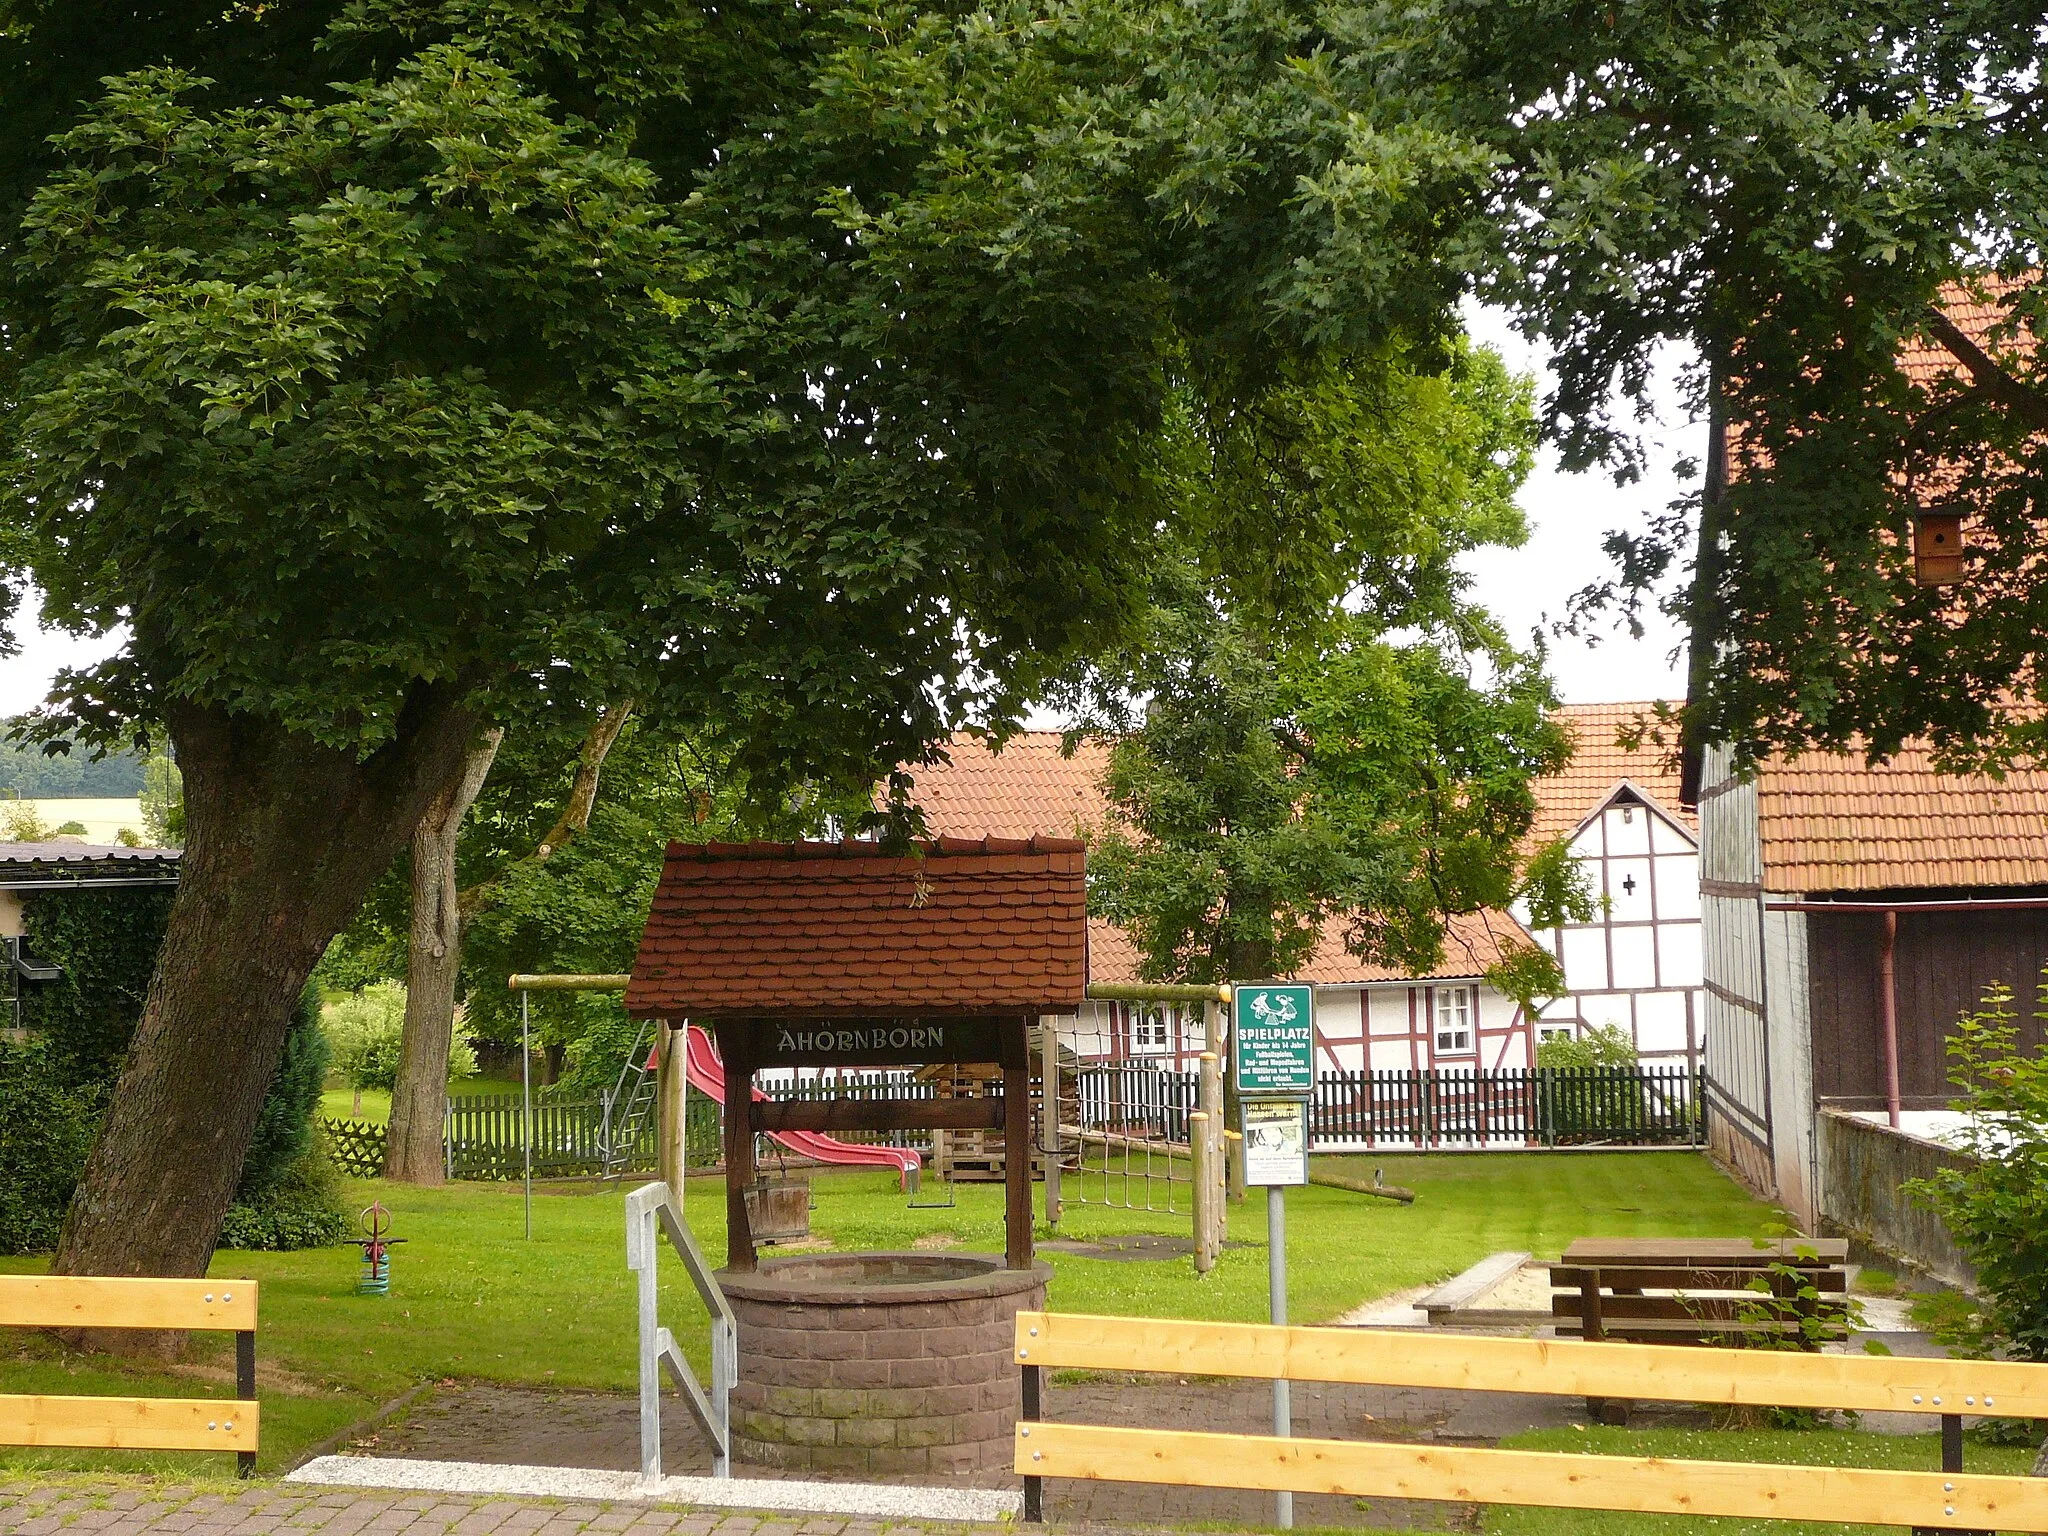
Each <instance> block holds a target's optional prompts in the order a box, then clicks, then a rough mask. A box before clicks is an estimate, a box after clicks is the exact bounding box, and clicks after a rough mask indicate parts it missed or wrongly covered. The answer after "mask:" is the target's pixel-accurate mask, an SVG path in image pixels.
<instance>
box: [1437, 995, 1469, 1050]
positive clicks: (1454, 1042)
mask: <svg viewBox="0 0 2048 1536" xmlns="http://www.w3.org/2000/svg"><path fill="white" fill-rule="evenodd" d="M1436 1051H1437V1054H1438V1055H1439V1056H1469V1055H1471V1054H1472V989H1471V988H1470V987H1438V988H1437V989H1436Z"/></svg>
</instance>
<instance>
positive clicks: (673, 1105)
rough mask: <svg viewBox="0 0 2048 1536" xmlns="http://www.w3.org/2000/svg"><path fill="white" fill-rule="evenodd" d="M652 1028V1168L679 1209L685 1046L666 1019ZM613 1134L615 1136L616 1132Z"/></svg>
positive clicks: (681, 1171)
mask: <svg viewBox="0 0 2048 1536" xmlns="http://www.w3.org/2000/svg"><path fill="white" fill-rule="evenodd" d="M654 1028H655V1031H656V1033H655V1041H656V1043H657V1045H658V1047H659V1049H660V1051H661V1055H660V1057H659V1059H658V1064H657V1065H656V1067H655V1071H654V1093H655V1103H656V1105H657V1107H658V1110H659V1121H658V1124H657V1128H656V1135H655V1152H656V1158H657V1161H656V1167H657V1168H658V1169H659V1170H660V1174H661V1181H662V1182H663V1183H664V1184H666V1185H668V1188H669V1193H670V1194H671V1195H673V1196H674V1197H675V1200H676V1204H677V1206H678V1208H680V1207H681V1204H682V1199H683V1170H684V1168H685V1166H686V1161H685V1158H684V1156H683V1138H684V1103H683V1095H684V1093H685V1092H686V1091H687V1088H688V1084H689V1081H690V1076H689V1074H688V1073H687V1072H685V1071H684V1070H683V1063H682V1059H681V1058H682V1052H683V1048H684V1044H685V1042H684V1038H683V1031H682V1030H680V1029H671V1028H669V1026H668V1021H667V1020H666V1019H657V1020H655V1024H654ZM621 1118H623V1117H621ZM614 1131H615V1133H616V1128H614Z"/></svg>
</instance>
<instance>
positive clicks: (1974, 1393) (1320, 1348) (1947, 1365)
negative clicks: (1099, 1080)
mask: <svg viewBox="0 0 2048 1536" xmlns="http://www.w3.org/2000/svg"><path fill="white" fill-rule="evenodd" d="M1033 1328H1036V1329H1037V1330H1038V1333H1037V1334H1036V1335H1033V1334H1031V1333H1030V1332H1029V1330H1030V1329H1033ZM1017 1346H1018V1349H1019V1351H1020V1352H1019V1354H1018V1356H1017V1359H1018V1362H1019V1363H1020V1364H1023V1363H1027V1361H1026V1357H1025V1355H1024V1354H1023V1353H1022V1351H1023V1350H1025V1349H1028V1350H1029V1351H1030V1354H1029V1359H1028V1363H1029V1364H1031V1365H1044V1366H1052V1367H1056V1368H1059V1369H1069V1370H1103V1371H1158V1372H1162V1373H1167V1374H1172V1375H1177V1376H1250V1377H1264V1378H1268V1379H1271V1378H1275V1377H1281V1376H1284V1377H1286V1378H1287V1379H1289V1380H1290V1381H1336V1382H1352V1383H1360V1384H1365V1385H1377V1386H1389V1387H1444V1388H1457V1389H1460V1390H1465V1391H1476V1392H1545V1393H1551V1394H1554V1395H1556V1396H1559V1397H1635V1398H1644V1399H1654V1400H1657V1401H1663V1402H1680V1403H1742V1404H1749V1405H1753V1406H1757V1407H1774V1408H1854V1409H1856V1410H1857V1411H1859V1412H1862V1413H1876V1412H1884V1413H1926V1414H1940V1413H1953V1412H1958V1411H1960V1412H1962V1413H1968V1414H1976V1413H1989V1414H1995V1415H2000V1416H2003V1415H2011V1416H2012V1417H2014V1418H2023V1419H2039V1418H2048V1365H2032V1364H2026V1363H2023V1362H2020V1361H2011V1360H1921V1359H1914V1358H1911V1357H1908V1356H1880V1355H1821V1354H1804V1353H1797V1352H1791V1351H1783V1352H1781V1351H1777V1350H1750V1349H1698V1348H1692V1347H1689V1346H1685V1345H1678V1344H1596V1343H1588V1342H1579V1341H1563V1340H1556V1339H1486V1338H1474V1337H1472V1336H1470V1335H1432V1334H1429V1333H1425V1332H1423V1331H1422V1330H1420V1329H1406V1328H1402V1329H1387V1330H1379V1329H1369V1328H1275V1327H1271V1326H1269V1325H1267V1324H1264V1323H1198V1322H1185V1321H1181V1320H1178V1319H1171V1318H1129V1317H1090V1316H1087V1315H1085V1314H1079V1313H1066V1312H1019V1313H1018V1314H1017ZM1916 1398H1917V1399H1918V1401H1915V1399H1916ZM2042 1486H2043V1487H2044V1488H2048V1479H2043V1480H2042ZM1844 1518H1846V1517H1844Z"/></svg>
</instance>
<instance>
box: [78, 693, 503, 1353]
mask: <svg viewBox="0 0 2048 1536" xmlns="http://www.w3.org/2000/svg"><path fill="white" fill-rule="evenodd" d="M167 715H168V722H167V723H168V725H169V728H170V735H171V740H172V742H173V744H174V745H175V746H176V748H177V751H178V761H179V766H180V768H181V769H182V771H183V773H184V778H185V818H186V822H185V825H186V840H185V853H184V857H183V859H182V861H181V864H180V874H179V882H178V894H177V899H176V900H175V901H174V902H173V904H172V907H171V916H170V923H169V926H168V928H167V930H166V932H165V935H164V947H163V950H162V952H161V953H160V955H159V956H158V959H157V967H156V972H155V974H154V975H153V976H152V977H151V979H150V985H149V993H148V996H147V998H146V1000H145V1001H144V1003H143V1009H142V1018H141V1021H140V1022H139V1023H138V1025H137V1026H136V1030H135V1038H134V1043H133V1045H132V1046H131V1047H130V1049H129V1052H128V1058H127V1060H126V1062H125V1063H124V1064H123V1066H122V1069H121V1076H120V1080H119V1082H118V1083H117V1084H116V1085H115V1089H114V1097H113V1102H112V1103H111V1105H110V1106H109V1108H108V1110H107V1116H106V1120H105V1122H104V1123H103V1124H102V1126H101V1128H100V1134H99V1138H98V1140H97V1141H96V1142H95V1144H94V1146H93V1150H92V1155H91V1157H90V1158H89V1159H88V1160H87V1163H86V1168H85V1175H84V1177H83V1179H82V1180H81V1181H80V1183H79V1186H78V1192H77V1194H76V1195H75V1196H74V1197H73V1199H72V1202H71V1209H70V1212H69V1213H68V1215H67V1216H66V1218H65V1223H64V1232H63V1236H62V1238H61V1239H60V1241H59V1243H58V1245H57V1254H56V1259H55V1262H54V1263H53V1264H52V1266H51V1268H52V1269H53V1271H54V1272H55V1273H57V1274H69V1275H165V1276H186V1277H198V1276H201V1275H203V1274H205V1272H206V1266H207V1263H208V1261H209V1260H210V1259H211V1257H212V1255H213V1247H214V1243H215V1241H216V1240H217V1238H218V1237H219V1234H220V1223H221V1218H222V1216H223V1215H224V1214H225V1213H226V1211H227V1208H228V1203H229V1201H230V1200H231V1199H232V1198H233V1196H234V1192H235V1185H236V1183H237V1182H238V1181H239V1180H240V1178H241V1172H242V1158H243V1155H244V1154H245V1153H246V1151H247V1150H248V1145H249V1138H250V1136H251V1134H252V1133H253V1132H254V1130H255V1127H256V1117H257V1113H258V1111H259V1110H260V1109H261V1107H262V1104H263V1097H264V1093H265V1091H266V1090H267V1089H268V1087H269V1085H270V1078H271V1074H272V1073H273V1072H274V1071H275V1070H276V1066H277V1058H278V1053H279V1051H280V1050H281V1049H282V1047H283V1044H284V1036H285V1030H286V1027H287V1025H288V1023H289V1021H290V1018H291V1014H292V1007H293V1004H294V1003H295V1002H296V1001H297V999H298V996H299V993H300V991H301V990H302V989H303V988H304V986H305V984H306V979H307V977H308V976H310V975H311V974H312V970H313V967H314V965H315V964H316V963H318V961H319V959H320V956H321V954H322V952H323V951H324V950H325V949H326V947H327V944H328V941H329V940H331V939H332V938H333V937H334V935H335V934H337V933H339V932H340V931H341V929H342V928H343V926H344V925H346V924H347V922H348V920H349V918H350V916H351V915H352V914H353V913H354V912H355V910H356V908H357V907H359V906H360V905H361V904H362V901H363V897H364V896H365V894H367V892H368V890H369V888H370V885H371V883H372V882H373V881H374V880H375V879H376V878H377V876H378V875H379V874H381V873H382V872H383V871H384V870H385V869H386V868H388V867H389V865H390V863H391V860H392V859H393V857H395V856H396V854H397V852H398V850H399V848H400V847H402V846H403V845H404V843H405V839H406V837H407V835H408V834H409V833H410V831H411V830H412V828H413V826H414V825H415V824H416V823H417V822H418V821H419V818H420V813H421V811H422V810H423V809H424V808H425V807H426V805H427V803H428V801H429V800H430V799H431V798H432V797H433V795H434V794H435V792H436V791H437V790H439V789H441V788H442V787H443V786H444V785H445V784H447V783H448V782H449V781H450V780H451V779H453V778H454V777H455V776H456V775H457V774H459V773H460V772H461V770H462V763H463V753H464V749H465V748H466V747H467V745H468V743H469V742H470V741H472V740H473V739H474V738H475V736H476V730H477V722H476V719H475V717H474V716H473V715H472V714H471V713H470V712H469V711H468V710H466V709H464V708H462V707H461V706H460V705H459V704H458V703H457V702H456V696H455V694H454V692H453V690H451V689H448V688H445V687H438V686H434V687H430V686H426V685H420V686H418V687H416V688H415V689H414V690H413V693H412V695H411V697H410V698H409V699H408V701H407V703H406V705H405V707H404V708H403V709H402V710H401V711H400V713H399V716H398V720H397V723H396V727H395V733H394V739H393V740H392V741H391V742H389V743H388V744H386V745H385V746H384V747H382V748H380V749H379V750H378V751H376V752H375V753H373V754H372V755H371V756H369V757H368V758H366V759H362V760H358V759H357V758H356V757H355V756H354V755H353V754H351V753H347V752H340V751H336V750H334V749H332V748H330V747H326V746H323V745H321V744H320V743H318V742H315V741H313V740H311V739H310V738H308V737H306V736H303V735H300V734H297V733H294V732H292V731H290V730H287V729H286V728H284V727H283V726H282V725H280V724H278V723H277V722H275V721H272V720H268V719H265V718H262V717H257V716H249V715H231V714H229V713H227V712H226V711H225V710H221V709H217V708H211V707H199V706H193V705H187V704H174V705H172V706H171V707H170V709H169V710H168V711H167ZM92 1342H93V1343H95V1344H98V1343H101V1342H103V1341H102V1340H100V1339H94V1340H92ZM104 1342H106V1343H108V1344H111V1345H114V1346H115V1347H120V1346H121V1344H122V1343H123V1342H125V1343H126V1344H127V1346H128V1347H131V1348H133V1347H136V1346H137V1345H140V1347H142V1348H144V1349H148V1348H151V1347H152V1342H150V1341H142V1340H139V1339H137V1338H136V1337H135V1336H133V1335H125V1334H110V1335H108V1336H107V1338H106V1340H105V1341H104ZM153 1344H154V1347H155V1348H158V1349H161V1348H163V1347H164V1342H163V1341H162V1340H156V1341H153Z"/></svg>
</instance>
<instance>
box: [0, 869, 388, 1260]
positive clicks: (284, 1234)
mask: <svg viewBox="0 0 2048 1536" xmlns="http://www.w3.org/2000/svg"><path fill="white" fill-rule="evenodd" d="M23 894H24V898H25V899H24V900H23V902H22V913H21V923H22V938H23V940H24V942H25V943H26V945H27V948H28V951H29V953H30V954H32V955H34V956H35V957H36V958H37V959H38V960H46V961H54V962H55V963H56V964H58V965H60V966H62V967H63V968H64V974H63V977H62V979H60V980H57V981H51V982H39V983H34V984H31V985H28V986H25V987H24V988H23V989H22V1009H21V1018H22V1023H23V1024H24V1025H26V1026H28V1029H29V1038H28V1040H27V1041H26V1043H24V1044H20V1045H12V1044H8V1043H6V1042H0V1253H31V1252H37V1251H40V1250H43V1249H46V1248H48V1247H50V1246H51V1245H52V1244H53V1243H55V1242H56V1239H57V1232H58V1229H59V1227H60V1226H61V1225H62V1222H63V1218H64V1210H65V1207H66V1206H67V1205H68V1204H69V1203H70V1200H71V1192H72V1190H73V1188H74V1187H76V1185H77V1183H78V1178H79V1175H80V1173H81V1172H82V1171H83V1170H84V1167H85V1159H86V1155H87V1153H88V1152H89V1151H90V1150H91V1147H92V1140H93V1137H94V1135H95V1134H97V1132H98V1129H99V1121H100V1117H101V1115H102V1114H103V1113H104V1112H105V1108H106V1102H107V1099H108V1097H109V1095H111V1093H112V1092H113V1087H114V1081H115V1079H116V1078H117V1077H118V1076H119V1075H120V1071H121V1059H122V1057H123V1056H124V1055H125V1054H126V1053H127V1050H128V1042H129V1040H130V1039H131V1038H132V1037H133V1035H134V1033H135V1026H136V1023H137V1021H139V1020H140V1019H141V1017H142V1005H143V1002H144V1000H145V998H146V996H147V994H148V991H149V978H150V974H151V972H153V971H154V970H155V969H156V957H157V951H158V950H159V949H161V948H162V947H163V939H164V930H165V927H166V926H167V925H168V923H169V920H170V912H171V900H172V896H173V894H174V893H173V891H172V890H171V889H170V888H169V887H164V888H161V889H155V888H150V887H129V888H125V889H124V888H116V889H112V890H84V891H63V890H55V891H52V890H43V891H35V892H32V893H31V892H25V893H23ZM326 1073H327V1040H326V1036H325V1035H323V1034H322V1033H321V1030H320V998H319V992H318V990H317V989H316V988H313V987H311V986H309V987H308V988H307V989H306V993H305V995H304V996H303V997H302V998H301V999H300V1001H299V1006H298V1008H297V1010H296V1012H295V1016H294V1018H293V1021H292V1026H291V1030H290V1033H289V1034H288V1035H287V1036H286V1039H285V1045H284V1050H283V1054H282V1056H281V1057H280V1059H279V1061H278V1070H277V1075H276V1076H275V1077H274V1078H273V1079H272V1080H271V1085H270V1093H269V1096H268V1097H267V1098H266V1099H265V1101H264V1105H263V1110H262V1114H261V1117H260V1119H259V1120H258V1123H257V1126H256V1133H255V1135H254V1137H253V1138H252V1139H251V1142H250V1146H249V1153H248V1157H247V1158H246V1160H245V1161H244V1163H243V1165H242V1181H241V1186H240V1189H239V1190H238V1192H237V1195H236V1204H235V1206H234V1207H233V1209H232V1210H230V1211H229V1213H228V1220H227V1224H226V1227H225V1229H224V1230H223V1232H222V1234H221V1238H222V1242H223V1243H225V1244H227V1245H230V1246H235V1247H252V1248H255V1247H260V1248H296V1247H307V1246H312V1245H316V1244H321V1243H331V1242H337V1241H340V1240H343V1239H345V1238H346V1237H347V1236H348V1232H349V1223H348V1219H347V1215H346V1213H345V1212H344V1211H343V1210H342V1209H341V1207H340V1204H339V1191H338V1188H337V1186H336V1183H335V1176H334V1173H333V1170H332V1168H331V1167H330V1166H329V1165H328V1161H327V1159H326V1158H325V1156H323V1155H322V1154H321V1153H320V1151H319V1150H318V1148H317V1147H316V1146H315V1139H314V1129H313V1111H314V1109H315V1108H316V1107H317V1105H318V1104H319V1100H320V1089H321V1085H322V1082H323V1080H324V1078H325V1077H326Z"/></svg>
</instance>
